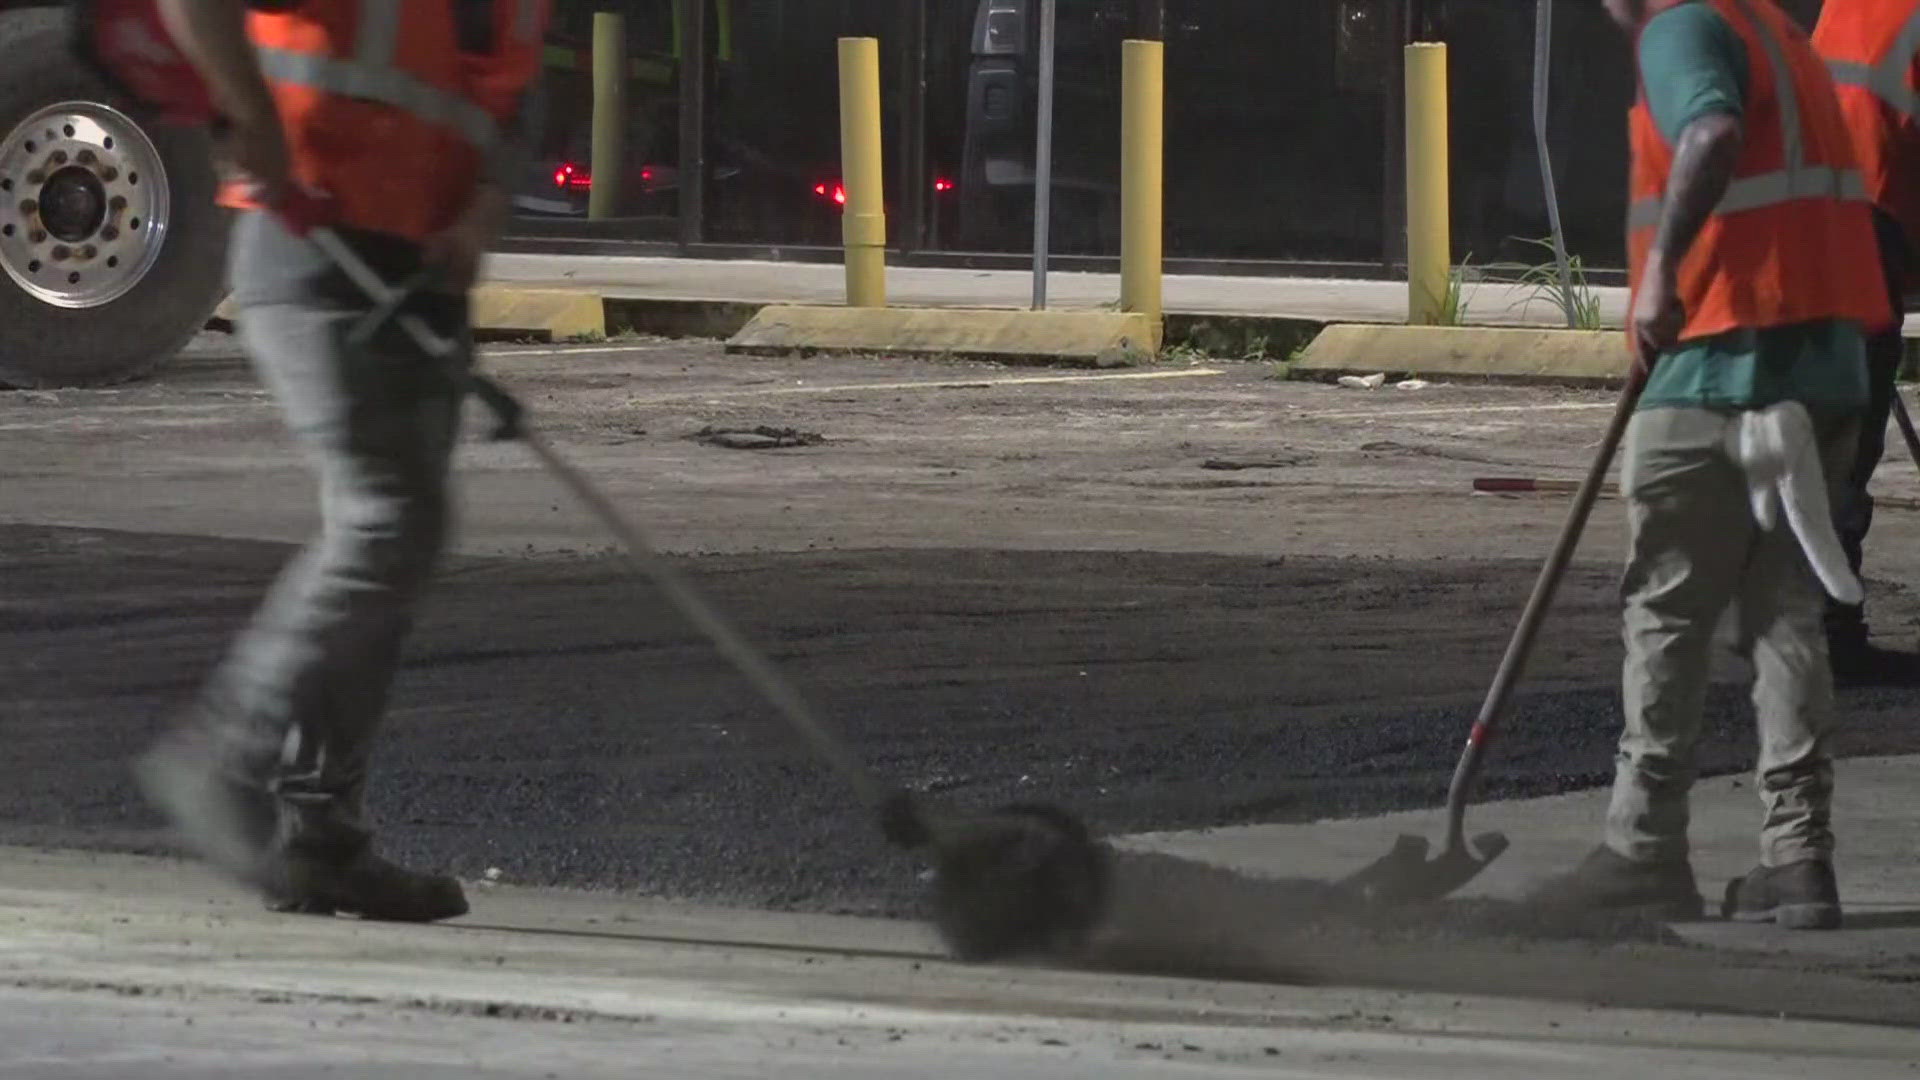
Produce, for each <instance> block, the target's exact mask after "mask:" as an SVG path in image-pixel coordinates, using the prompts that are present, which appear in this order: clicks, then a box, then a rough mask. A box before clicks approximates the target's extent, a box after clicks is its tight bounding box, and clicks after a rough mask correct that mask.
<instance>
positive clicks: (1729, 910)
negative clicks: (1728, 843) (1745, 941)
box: [1720, 859, 1840, 930]
mask: <svg viewBox="0 0 1920 1080" xmlns="http://www.w3.org/2000/svg"><path fill="white" fill-rule="evenodd" d="M1720 914H1721V915H1723V916H1725V917H1726V918H1729V919H1732V920H1734V921H1735V922H1755V923H1759V922H1770V923H1776V924H1778V925H1779V926H1781V927H1783V928H1785V929H1788V930H1835V929H1838V928H1839V926H1840V886H1839V884H1838V883H1836V882H1835V881H1834V878H1833V864H1832V863H1829V862H1827V861H1826V860H1824V859H1809V860H1807V861H1805V862H1797V863H1789V864H1788V865H1786V866H1757V867H1755V868H1754V869H1753V871H1752V872H1751V873H1749V874H1748V875H1747V876H1746V877H1743V878H1735V879H1734V880H1732V881H1729V882H1727V894H1726V897H1725V899H1723V900H1722V901H1721V903H1720Z"/></svg>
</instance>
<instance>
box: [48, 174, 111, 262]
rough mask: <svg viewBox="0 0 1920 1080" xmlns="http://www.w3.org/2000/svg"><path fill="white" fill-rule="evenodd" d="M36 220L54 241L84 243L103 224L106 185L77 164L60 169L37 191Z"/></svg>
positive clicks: (105, 215)
mask: <svg viewBox="0 0 1920 1080" xmlns="http://www.w3.org/2000/svg"><path fill="white" fill-rule="evenodd" d="M40 220H41V222H42V223H43V224H45V226H46V229H47V232H49V233H51V234H52V235H53V237H54V238H55V239H57V240H64V241H66V242H67V243H69V244H77V243H79V242H81V241H83V240H86V239H87V238H88V237H91V236H93V235H94V234H95V233H97V232H99V231H100V226H102V225H104V224H106V220H107V186H106V185H105V184H103V183H101V182H100V178H99V177H98V176H96V175H95V174H94V173H93V172H91V171H89V170H87V169H83V168H81V167H80V166H78V165H69V166H67V167H66V168H64V169H61V170H60V171H59V172H57V173H54V174H53V175H52V176H51V177H49V178H48V179H47V182H46V185H45V186H43V187H42V188H41V189H40Z"/></svg>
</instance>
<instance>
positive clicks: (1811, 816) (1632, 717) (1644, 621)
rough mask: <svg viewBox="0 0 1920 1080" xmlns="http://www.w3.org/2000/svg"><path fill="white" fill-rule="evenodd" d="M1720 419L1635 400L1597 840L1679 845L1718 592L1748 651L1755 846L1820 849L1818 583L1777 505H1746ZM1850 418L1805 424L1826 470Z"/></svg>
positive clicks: (1824, 785) (1625, 467) (1670, 851)
mask: <svg viewBox="0 0 1920 1080" xmlns="http://www.w3.org/2000/svg"><path fill="white" fill-rule="evenodd" d="M1733 423H1735V417H1734V415H1733V414H1729V413H1721V412H1713V411H1709V410H1706V409H1682V408H1672V409H1666V408H1663V409H1645V410H1642V411H1641V412H1640V413H1639V414H1638V415H1636V416H1635V417H1634V418H1633V420H1632V422H1631V424H1630V425H1629V426H1628V428H1627V436H1626V443H1625V447H1624V449H1623V454H1622V466H1621V487H1622V491H1623V494H1624V495H1625V497H1626V504H1627V514H1628V523H1629V525H1630V528H1631V536H1630V539H1629V541H1628V545H1629V550H1628V556H1627V569H1626V576H1625V579H1624V581H1623V582H1622V591H1623V593H1624V598H1625V601H1626V610H1625V628H1624V629H1625V634H1624V637H1625V643H1626V663H1625V665H1624V670H1623V672H1622V675H1623V678H1622V697H1623V702H1624V705H1625V710H1626V725H1625V730H1624V732H1623V733H1622V734H1621V738H1620V747H1619V755H1618V759H1617V767H1616V770H1615V777H1614V785H1613V800H1612V805H1611V807H1610V808H1609V811H1608V814H1607V844H1608V846H1609V847H1611V848H1613V850H1615V851H1616V852H1618V853H1620V854H1621V855H1624V856H1627V857H1628V858H1632V859H1636V860H1640V861H1649V862H1652V861H1664V860H1678V859H1684V858H1686V857H1687V853H1688V844H1687V824H1688V818H1689V814H1688V793H1689V791H1690V790H1691V788H1692V786H1693V781H1694V778H1695V776H1696V775H1697V773H1696V768H1695V763H1694V745H1695V743H1696V742H1697V741H1698V740H1699V737H1700V727H1701V723H1702V720H1703V712H1704V708H1705V699H1706V692H1707V676H1708V664H1709V659H1710V648H1711V646H1712V643H1713V637H1714V633H1715V630H1716V628H1717V626H1718V624H1719V622H1720V617H1721V615H1722V614H1723V613H1725V612H1726V611H1727V610H1728V608H1729V606H1734V607H1735V608H1736V609H1737V614H1738V616H1739V618H1738V628H1739V630H1738V647H1739V649H1740V651H1741V652H1742V653H1744V654H1745V655H1746V656H1747V657H1749V658H1750V659H1751V660H1752V662H1753V667H1754V684H1753V707H1754V712H1755V714H1756V716H1755V718H1756V720H1757V722H1758V726H1759V737H1760V738H1759V742H1760V762H1759V769H1758V777H1757V786H1758V788H1759V793H1760V800H1761V803H1762V808H1763V816H1762V819H1761V826H1760V861H1761V863H1762V864H1763V865H1766V866H1784V865H1787V864H1790V863H1794V862H1800V861H1803V860H1808V859H1825V858H1828V857H1829V856H1830V855H1831V854H1832V850H1833V831H1832V826H1831V821H1830V817H1831V810H1832V801H1833V765H1832V761H1831V759H1830V757H1829V753H1828V748H1827V740H1828V737H1829V735H1830V732H1831V730H1832V726H1833V676H1832V673H1831V671H1830V670H1829V669H1828V667H1827V641H1826V635H1825V633H1824V631H1823V629H1822V615H1823V612H1824V605H1825V593H1824V591H1823V589H1822V587H1821V585H1820V582H1819V580H1818V579H1817V578H1816V577H1815V576H1814V572H1813V568H1812V566H1811V565H1810V564H1809V562H1808V561H1807V557H1806V555H1805V554H1804V553H1803V551H1802V550H1801V547H1800V544H1799V542H1798V541H1797V540H1796V539H1795V537H1794V536H1793V533H1792V531H1791V530H1790V529H1789V528H1788V526H1787V523H1786V521H1785V519H1784V517H1782V518H1781V519H1780V520H1779V521H1777V522H1776V525H1775V527H1774V528H1770V529H1762V528H1761V527H1760V525H1759V523H1758V522H1757V521H1755V519H1754V516H1753V513H1752V511H1751V509H1750V508H1749V505H1748V502H1747V490H1746V482H1745V476H1744V473H1743V472H1742V470H1741V468H1740V466H1739V465H1738V464H1736V463H1735V461H1734V460H1733V458H1732V457H1731V455H1729V454H1728V453H1727V451H1726V450H1725V449H1724V447H1723V445H1722V440H1723V439H1724V438H1725V436H1726V433H1727V431H1728V429H1729V427H1730V426H1731V425H1732V424H1733ZM1857 432H1858V427H1857V425H1856V424H1853V423H1845V424H1826V425H1821V426H1819V427H1818V435H1819V438H1820V452H1821V459H1822V463H1823V465H1824V467H1825V471H1826V473H1827V477H1828V481H1829V483H1831V482H1832V481H1833V480H1835V479H1836V478H1838V477H1840V476H1843V475H1845V473H1846V470H1847V468H1848V467H1849V465H1850V464H1851V462H1852V458H1853V446H1854V443H1855V441H1856V440H1857V438H1858V434H1857Z"/></svg>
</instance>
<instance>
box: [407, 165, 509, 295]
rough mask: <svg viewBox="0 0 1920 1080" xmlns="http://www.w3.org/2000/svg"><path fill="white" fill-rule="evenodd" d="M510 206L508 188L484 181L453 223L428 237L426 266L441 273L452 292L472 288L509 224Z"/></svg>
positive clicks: (441, 282)
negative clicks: (492, 249)
mask: <svg viewBox="0 0 1920 1080" xmlns="http://www.w3.org/2000/svg"><path fill="white" fill-rule="evenodd" d="M507 207H508V202H507V194H506V192H505V191H503V190H501V189H500V188H498V187H495V186H493V185H491V184H483V185H481V186H480V188H479V189H478V190H476V191H475V192H474V196H473V199H472V201H470V202H468V203H467V207H466V209H465V210H463V211H461V212H460V216H459V217H458V218H456V219H454V222H453V224H452V225H450V226H448V227H447V228H446V229H445V230H444V231H442V232H440V233H438V234H436V235H434V236H433V237H430V238H429V239H428V240H427V250H426V260H427V265H428V266H430V267H432V268H434V269H435V270H436V271H437V272H438V275H439V283H440V285H441V287H442V288H444V289H446V290H448V291H451V292H466V291H467V290H468V289H471V288H473V284H474V281H475V280H476V279H477V278H478V277H479V276H480V262H481V260H482V259H484V258H486V254H487V249H488V248H490V247H492V246H493V242H494V240H495V239H497V238H498V237H499V235H500V229H501V227H502V226H504V225H505V224H506V219H507Z"/></svg>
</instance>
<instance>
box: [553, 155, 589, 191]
mask: <svg viewBox="0 0 1920 1080" xmlns="http://www.w3.org/2000/svg"><path fill="white" fill-rule="evenodd" d="M553 186H554V187H557V188H568V187H576V188H591V187H592V186H593V174H592V173H590V172H588V171H587V170H585V169H583V168H581V167H580V166H578V165H575V164H574V163H573V162H571V161H569V162H566V163H564V164H562V165H561V166H560V167H559V168H557V169H555V170H553Z"/></svg>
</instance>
